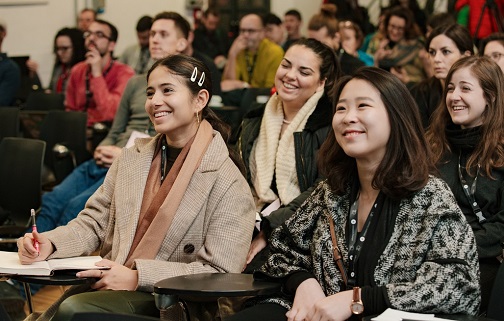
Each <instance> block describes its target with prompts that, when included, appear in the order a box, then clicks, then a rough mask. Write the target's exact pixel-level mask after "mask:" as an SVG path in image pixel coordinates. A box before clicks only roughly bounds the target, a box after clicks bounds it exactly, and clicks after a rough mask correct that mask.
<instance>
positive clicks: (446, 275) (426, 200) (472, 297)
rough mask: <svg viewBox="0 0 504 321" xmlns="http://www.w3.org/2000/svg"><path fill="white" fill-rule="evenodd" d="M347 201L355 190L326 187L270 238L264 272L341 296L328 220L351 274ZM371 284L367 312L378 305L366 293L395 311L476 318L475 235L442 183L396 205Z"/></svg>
mask: <svg viewBox="0 0 504 321" xmlns="http://www.w3.org/2000/svg"><path fill="white" fill-rule="evenodd" d="M349 195H350V188H348V190H347V192H346V193H345V194H344V195H335V194H333V193H332V191H331V188H330V187H329V185H328V184H327V182H326V181H322V182H321V183H320V184H319V185H318V186H317V187H316V189H315V190H314V192H313V193H312V195H311V196H310V197H309V198H308V199H307V200H306V202H305V203H304V204H303V205H302V206H301V207H300V208H299V209H298V211H296V213H295V214H294V215H293V216H292V217H291V218H290V219H289V220H287V221H286V223H285V225H283V226H282V227H281V228H278V229H276V230H275V231H274V232H273V233H272V236H271V238H270V243H271V253H270V257H269V259H268V261H267V263H266V264H265V265H264V266H263V268H262V270H261V272H262V273H264V275H266V276H269V277H272V278H280V279H283V278H285V277H287V276H290V275H292V274H293V273H296V272H300V271H307V272H310V273H312V274H313V275H314V276H315V278H316V279H317V281H318V282H319V283H320V285H321V287H322V289H323V291H324V292H325V294H326V295H328V296H329V295H332V294H335V293H338V292H340V291H341V290H342V285H343V282H342V279H341V274H340V272H339V270H338V268H337V266H336V264H335V263H334V259H333V254H332V243H331V235H330V230H329V221H328V216H329V215H330V216H331V217H332V219H333V220H334V222H335V230H336V235H337V239H338V240H339V241H338V242H339V244H338V247H339V249H340V252H341V254H342V256H343V263H344V266H345V268H346V269H348V243H347V238H348V230H347V219H348V213H349V207H350V197H349ZM368 241H369V239H368V240H366V242H368ZM366 242H365V243H364V246H366ZM258 274H259V275H261V273H258ZM373 279H374V282H372V283H374V284H369V285H366V286H364V287H363V289H362V298H363V302H364V306H373V302H370V301H369V300H370V299H368V298H372V295H367V294H366V292H369V291H375V290H376V288H381V289H382V290H383V291H384V292H385V295H386V298H387V300H386V301H387V304H388V305H389V307H391V308H395V309H400V310H405V311H414V312H423V313H466V314H476V313H477V311H478V306H479V303H480V290H479V286H478V279H479V272H478V262H477V252H476V244H475V241H474V236H473V233H472V231H471V228H470V226H469V225H468V224H467V222H466V220H465V218H464V216H463V215H462V212H461V211H460V209H459V207H458V206H457V203H456V202H455V199H454V197H453V194H452V193H451V191H450V189H449V188H448V186H447V185H446V183H444V182H443V181H442V180H441V179H439V178H434V177H431V178H430V179H429V181H428V183H427V185H426V186H425V187H424V188H423V189H421V190H420V191H418V192H416V193H414V194H413V195H412V196H410V197H408V198H404V199H402V200H401V201H400V202H399V210H398V213H397V216H396V219H395V222H394V229H393V232H392V235H391V237H390V240H389V242H388V244H387V245H386V247H385V249H384V250H383V253H381V256H380V258H379V259H378V262H377V265H376V267H375V269H374V275H373ZM291 300H292V298H288V297H279V298H271V299H268V300H267V301H270V302H271V301H272V302H275V303H278V304H281V305H282V306H284V307H286V308H288V309H290V307H291V305H292V301H291ZM366 301H367V302H366ZM370 312H371V311H369V310H368V311H367V313H370ZM373 312H374V313H380V312H382V311H373Z"/></svg>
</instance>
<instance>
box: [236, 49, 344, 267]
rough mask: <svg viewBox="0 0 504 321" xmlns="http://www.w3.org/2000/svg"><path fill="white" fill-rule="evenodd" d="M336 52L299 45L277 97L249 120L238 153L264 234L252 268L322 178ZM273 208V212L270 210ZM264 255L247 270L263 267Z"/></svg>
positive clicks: (284, 66)
mask: <svg viewBox="0 0 504 321" xmlns="http://www.w3.org/2000/svg"><path fill="white" fill-rule="evenodd" d="M339 70H340V69H339V63H338V60H337V57H336V56H335V54H334V52H333V50H331V48H329V47H328V46H326V45H324V44H322V43H321V42H319V41H317V40H315V39H302V40H299V41H298V42H296V43H294V44H293V45H292V46H291V47H290V48H289V50H287V52H286V53H285V56H284V58H283V60H282V62H281V64H280V66H279V67H278V70H277V73H276V76H275V87H276V94H275V95H273V96H272V97H271V98H270V99H269V101H268V102H267V103H266V105H265V106H263V107H261V108H260V109H257V110H253V111H251V112H250V113H249V114H248V115H246V116H245V118H244V120H243V123H242V126H241V131H240V135H239V140H238V149H239V152H240V155H241V157H242V160H243V162H244V163H245V167H246V170H247V180H248V182H249V184H250V186H251V188H252V191H253V194H254V197H255V200H256V207H257V210H258V211H261V210H263V209H265V208H268V211H271V210H272V211H273V212H272V213H271V214H269V215H268V216H266V215H265V214H264V213H263V214H264V216H263V217H262V222H261V232H260V233H259V234H258V235H257V236H256V237H255V238H254V240H253V242H252V245H251V247H250V251H249V255H248V258H247V264H249V263H250V262H251V261H252V259H253V258H254V257H255V256H256V254H257V253H258V252H259V251H261V250H263V249H264V248H265V247H266V244H267V238H268V236H269V234H270V232H271V230H272V229H274V228H276V227H277V226H279V225H281V224H282V223H283V222H284V221H285V220H286V219H287V218H289V217H290V216H291V215H292V213H293V212H294V211H295V210H296V209H297V208H298V207H299V205H300V204H301V203H302V202H303V201H304V200H305V199H306V198H307V197H308V195H309V194H310V192H311V189H310V187H312V186H313V185H314V183H315V182H316V180H317V179H318V178H319V173H318V171H317V165H316V154H317V152H318V149H319V147H320V145H321V144H322V143H323V141H324V140H325V138H326V136H327V133H328V131H329V128H330V126H331V113H332V104H331V102H330V100H329V98H328V97H327V91H328V90H331V88H332V87H333V85H334V81H335V79H336V78H337V76H338V75H339ZM270 204H271V206H269V205H270ZM266 255H267V250H264V251H263V252H262V253H261V255H259V256H258V257H257V258H256V259H255V260H254V262H253V263H252V264H249V266H248V270H253V269H254V268H255V267H257V266H258V265H259V264H261V263H262V261H263V260H264V258H265V256H266Z"/></svg>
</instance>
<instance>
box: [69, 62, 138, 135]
mask: <svg viewBox="0 0 504 321" xmlns="http://www.w3.org/2000/svg"><path fill="white" fill-rule="evenodd" d="M88 70H89V66H88V65H87V64H86V62H85V61H83V62H80V63H78V64H76V65H75V66H74V67H73V68H72V71H71V73H70V78H69V79H68V85H67V89H66V102H65V106H66V110H76V111H87V113H88V120H87V125H88V126H92V125H93V124H94V123H96V122H102V121H110V122H111V121H112V120H113V119H114V116H115V113H116V111H117V108H118V107H119V101H120V100H121V96H122V93H123V91H124V88H126V83H127V82H128V80H129V79H130V78H131V77H132V76H133V75H134V74H135V71H134V70H133V69H131V67H129V66H127V65H125V64H122V63H120V62H118V61H114V63H113V64H112V66H111V67H110V69H109V70H108V71H104V75H105V76H103V75H102V76H101V77H96V78H95V77H93V76H92V75H91V73H90V72H89V91H90V92H91V93H92V97H90V98H89V104H88V106H87V109H86V103H87V97H86V74H87V73H88ZM105 70H107V68H105Z"/></svg>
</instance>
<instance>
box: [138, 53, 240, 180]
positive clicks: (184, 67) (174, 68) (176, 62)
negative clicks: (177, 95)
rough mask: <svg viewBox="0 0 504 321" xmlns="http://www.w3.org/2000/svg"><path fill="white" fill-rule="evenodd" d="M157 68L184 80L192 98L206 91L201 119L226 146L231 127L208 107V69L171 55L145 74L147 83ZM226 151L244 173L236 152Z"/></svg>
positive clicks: (210, 96) (209, 92)
mask: <svg viewBox="0 0 504 321" xmlns="http://www.w3.org/2000/svg"><path fill="white" fill-rule="evenodd" d="M159 66H162V67H165V68H167V69H168V70H169V72H170V73H172V74H174V75H177V76H181V77H182V78H183V79H185V83H184V84H185V85H186V87H187V88H188V89H189V91H190V92H191V94H192V95H193V96H196V95H198V93H199V92H200V90H202V89H205V90H207V91H208V94H209V97H208V101H207V104H206V106H205V107H203V109H202V110H201V119H206V120H207V121H208V122H209V123H210V124H211V125H212V127H213V129H215V130H216V131H218V132H219V133H220V134H221V136H222V138H223V139H224V141H225V142H226V144H228V141H229V138H230V134H231V127H230V126H229V125H228V124H226V123H225V122H223V121H222V120H221V119H220V118H219V117H218V116H217V115H216V114H215V113H214V112H213V110H212V109H210V107H209V106H208V102H209V101H210V99H211V98H212V88H213V87H212V77H211V74H210V71H209V69H208V67H207V66H206V65H205V64H204V63H203V62H201V61H200V60H198V59H196V58H193V57H191V56H187V55H184V54H177V55H171V56H168V57H165V58H163V59H160V60H158V61H156V62H155V63H154V65H152V67H151V68H150V69H149V71H148V72H147V81H148V80H149V77H150V75H151V73H152V71H153V70H154V69H156V68H157V67H159ZM195 68H196V69H197V75H196V81H191V80H190V79H191V76H192V74H193V72H194V70H195ZM203 73H205V75H204V80H203V83H202V84H201V86H200V85H199V80H200V79H201V78H202V74H203ZM228 150H229V154H230V157H231V159H232V160H233V162H234V163H235V164H236V166H238V168H239V169H240V171H241V172H242V173H244V172H245V171H244V166H243V164H242V162H241V161H240V160H239V158H238V157H237V155H236V152H235V151H234V150H233V149H232V148H229V145H228Z"/></svg>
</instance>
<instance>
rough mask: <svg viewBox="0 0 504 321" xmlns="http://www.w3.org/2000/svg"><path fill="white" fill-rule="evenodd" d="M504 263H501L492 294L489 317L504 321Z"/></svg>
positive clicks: (488, 309)
mask: <svg viewBox="0 0 504 321" xmlns="http://www.w3.org/2000/svg"><path fill="white" fill-rule="evenodd" d="M503 299H504V264H502V263H501V265H500V266H499V270H498V271H497V276H496V277H495V281H494V284H493V287H492V293H491V294H490V302H488V308H487V318H490V319H494V320H498V321H504V304H503Z"/></svg>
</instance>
